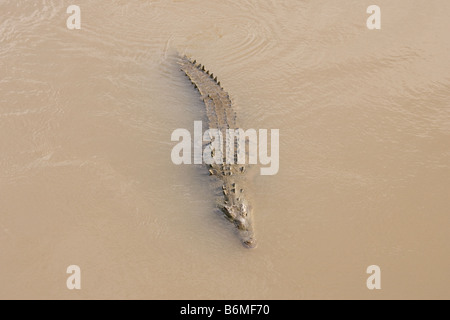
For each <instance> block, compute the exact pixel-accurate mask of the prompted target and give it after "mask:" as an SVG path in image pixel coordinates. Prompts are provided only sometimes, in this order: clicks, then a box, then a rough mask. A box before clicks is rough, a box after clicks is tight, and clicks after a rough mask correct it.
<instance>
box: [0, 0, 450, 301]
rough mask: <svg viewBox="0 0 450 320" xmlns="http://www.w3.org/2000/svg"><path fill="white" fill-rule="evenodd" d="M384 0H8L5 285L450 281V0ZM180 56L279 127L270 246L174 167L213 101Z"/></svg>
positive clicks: (245, 108)
mask: <svg viewBox="0 0 450 320" xmlns="http://www.w3.org/2000/svg"><path fill="white" fill-rule="evenodd" d="M376 2H377V3H376V4H377V5H379V6H380V8H381V14H382V15H381V17H382V20H381V26H382V27H381V30H369V29H368V28H367V26H366V20H367V18H368V17H369V14H367V13H366V9H367V7H368V6H369V5H371V4H373V3H369V2H367V1H361V0H346V1H330V0H328V1H324V0H314V1H312V0H303V1H300V0H291V1H270V0H267V1H250V0H239V1H237V0H231V1H211V0H192V1H181V0H179V1H175V0H174V1H144V0H141V1H119V0H111V1H87V0H79V1H77V2H76V3H73V2H71V1H56V0H55V1H51V0H41V1H30V0H27V1H25V0H14V1H12V0H2V1H0V70H1V71H0V298H25V299H31V298H42V299H50V298H57V299H113V298H127V299H128V298H129V299H131V298H137V299H322V298H324V299H333V298H342V299H345V298H362V299H396V298H446V299H449V298H450V280H449V275H450V234H449V227H450V211H449V209H450V197H449V190H450V99H449V98H450V59H449V52H450V36H449V33H448V31H449V30H450V19H449V17H450V2H449V1H447V0H433V1H425V0H414V1H413V0H411V1H406V0H398V1H387V0H378V1H376ZM72 4H76V5H79V6H80V8H81V30H69V29H68V28H67V26H66V19H67V18H68V17H69V16H70V14H68V13H67V12H66V9H67V7H68V6H69V5H72ZM177 52H179V53H180V54H187V55H188V56H190V57H192V58H194V59H197V61H199V62H201V63H203V64H205V65H206V66H207V67H208V68H209V69H210V70H211V71H213V72H214V74H216V75H218V77H219V80H220V81H221V83H222V85H223V86H224V87H225V89H226V90H227V91H228V92H229V93H230V96H231V97H232V99H233V102H234V108H235V111H236V112H237V115H238V119H239V123H240V124H241V125H242V127H244V128H255V129H279V130H280V154H279V160H280V170H279V172H278V174H277V175H274V176H261V175H259V174H258V172H259V170H258V168H259V166H258V165H256V166H254V167H253V168H252V169H251V170H250V172H249V174H248V179H247V182H246V185H247V186H246V192H247V194H248V195H249V199H250V201H251V202H252V204H253V207H254V213H253V215H254V220H255V229H256V232H257V236H258V240H259V245H258V248H256V249H252V250H248V249H245V248H244V247H243V246H242V245H241V244H240V242H239V239H238V238H237V236H236V234H235V233H234V230H233V227H232V226H231V224H230V223H228V222H227V221H225V219H223V218H222V217H221V216H220V215H218V214H217V213H216V212H215V194H216V190H215V189H213V187H212V184H211V179H210V177H208V176H207V170H206V169H205V168H203V167H201V166H194V165H191V166H189V165H182V166H176V165H174V164H173V163H172V160H171V157H170V155H171V150H172V148H173V147H174V146H175V144H176V143H174V142H172V141H171V134H172V132H173V131H174V130H175V129H177V128H186V129H189V130H190V131H191V130H193V125H194V121H195V120H202V119H204V117H205V111H204V106H203V105H202V102H201V100H200V99H199V95H198V93H197V92H196V91H195V90H194V89H193V87H192V85H190V84H189V82H188V81H187V79H186V78H185V77H184V76H183V75H182V73H181V72H180V70H179V67H178V65H177ZM255 173H256V174H255ZM70 265H77V266H79V267H80V268H81V286H82V288H81V290H74V291H70V290H68V289H67V287H66V280H67V278H68V277H69V275H68V274H67V273H66V270H67V267H68V266H70ZM371 265H377V266H379V267H380V268H381V285H382V289H381V290H375V291H371V290H368V288H367V286H366V280H367V278H368V277H369V275H368V274H367V273H366V270H367V267H368V266H371Z"/></svg>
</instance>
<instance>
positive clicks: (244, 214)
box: [180, 56, 256, 248]
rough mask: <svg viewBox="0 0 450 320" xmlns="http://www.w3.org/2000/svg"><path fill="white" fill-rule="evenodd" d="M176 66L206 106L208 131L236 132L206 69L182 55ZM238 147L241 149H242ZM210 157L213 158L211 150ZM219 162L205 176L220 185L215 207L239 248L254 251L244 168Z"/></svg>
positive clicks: (226, 97) (225, 102) (223, 97)
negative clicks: (230, 227) (231, 225)
mask: <svg viewBox="0 0 450 320" xmlns="http://www.w3.org/2000/svg"><path fill="white" fill-rule="evenodd" d="M180 65H181V70H182V71H183V72H184V73H185V74H186V76H187V77H188V78H189V79H190V81H191V82H192V83H193V84H194V86H195V87H196V88H197V90H198V91H199V92H200V95H201V97H202V100H203V102H204V104H205V106H206V114H207V117H208V122H209V129H218V130H220V132H222V134H223V137H226V134H227V130H228V132H229V130H230V129H232V130H233V129H239V128H238V127H237V124H236V113H235V112H234V111H233V108H232V103H231V99H230V96H229V95H228V93H227V92H226V91H225V90H224V89H223V88H222V86H221V85H220V82H219V81H218V80H217V77H214V75H213V74H212V73H210V72H209V71H208V70H206V69H205V66H202V65H201V64H198V63H197V61H192V60H190V59H189V58H187V57H186V56H185V57H182V58H180ZM242 147H243V148H245V146H242ZM240 148H241V146H239V142H236V143H235V144H234V146H233V150H232V154H233V156H234V160H236V159H237V152H239V151H240ZM227 152H228V150H227ZM224 154H226V153H224ZM212 157H214V151H213V153H212ZM221 162H222V163H219V164H217V163H213V164H211V165H209V173H210V174H211V175H214V176H216V177H217V178H218V179H219V180H220V182H221V185H222V192H223V202H221V203H220V204H219V208H220V209H221V210H222V211H223V213H224V214H225V217H226V218H227V219H228V220H229V221H231V222H232V223H234V225H235V226H236V227H237V230H238V234H239V236H240V239H241V241H242V243H243V245H244V246H245V247H247V248H254V247H256V239H255V234H254V231H253V222H252V212H251V211H252V210H251V206H250V205H249V203H248V201H247V200H246V197H245V194H244V189H243V187H242V185H243V184H242V183H243V177H244V174H245V172H246V167H245V165H242V164H236V161H232V162H234V163H231V164H230V163H227V161H226V159H225V157H224V158H223V161H221ZM228 162H230V161H228Z"/></svg>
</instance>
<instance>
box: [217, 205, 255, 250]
mask: <svg viewBox="0 0 450 320" xmlns="http://www.w3.org/2000/svg"><path fill="white" fill-rule="evenodd" d="M222 210H223V211H224V213H225V215H226V216H227V218H228V219H229V220H230V221H231V222H233V223H234V224H235V226H236V227H237V229H238V232H239V236H240V238H241V241H242V244H243V245H244V247H246V248H255V247H256V245H257V243H256V239H255V234H254V231H253V223H252V219H251V216H252V215H251V209H250V208H249V206H248V205H246V204H244V203H241V204H238V205H231V206H229V205H225V206H224V207H223V209H222Z"/></svg>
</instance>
